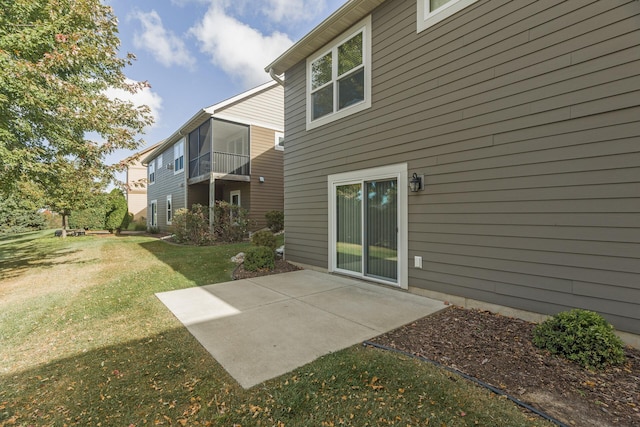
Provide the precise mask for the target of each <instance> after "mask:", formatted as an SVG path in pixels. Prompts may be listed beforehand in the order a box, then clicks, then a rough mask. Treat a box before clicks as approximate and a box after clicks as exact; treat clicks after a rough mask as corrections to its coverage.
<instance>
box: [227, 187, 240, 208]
mask: <svg viewBox="0 0 640 427" xmlns="http://www.w3.org/2000/svg"><path fill="white" fill-rule="evenodd" d="M229 198H230V199H231V204H232V205H234V206H242V205H241V204H240V190H235V191H232V192H231V194H229Z"/></svg>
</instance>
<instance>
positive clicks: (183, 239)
mask: <svg viewBox="0 0 640 427" xmlns="http://www.w3.org/2000/svg"><path fill="white" fill-rule="evenodd" d="M172 224H173V225H172V228H173V238H174V239H175V240H176V241H177V242H178V243H188V244H192V245H207V244H209V243H211V241H212V240H213V239H212V236H211V233H210V231H209V207H208V206H203V205H198V204H195V205H193V206H192V207H191V210H189V209H184V208H182V209H178V210H177V211H176V212H175V214H174V216H173V220H172Z"/></svg>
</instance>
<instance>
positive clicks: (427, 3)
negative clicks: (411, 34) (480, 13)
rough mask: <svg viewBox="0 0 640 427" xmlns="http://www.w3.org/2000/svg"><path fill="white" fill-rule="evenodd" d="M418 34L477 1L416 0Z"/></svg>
mask: <svg viewBox="0 0 640 427" xmlns="http://www.w3.org/2000/svg"><path fill="white" fill-rule="evenodd" d="M417 1H418V19H417V21H418V32H420V31H422V30H426V29H427V28H429V27H430V26H432V25H435V24H437V23H438V22H440V21H442V20H444V19H446V18H448V17H449V16H451V15H453V14H455V13H457V12H459V11H461V10H462V9H464V8H465V7H467V6H470V5H472V4H473V3H475V2H476V1H478V0H417Z"/></svg>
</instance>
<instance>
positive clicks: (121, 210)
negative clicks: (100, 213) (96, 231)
mask: <svg viewBox="0 0 640 427" xmlns="http://www.w3.org/2000/svg"><path fill="white" fill-rule="evenodd" d="M128 225H129V212H128V206H127V199H125V197H124V194H123V193H122V190H119V189H117V188H114V189H113V190H111V193H109V209H108V210H107V215H106V218H105V228H106V229H107V230H109V232H110V233H113V232H114V231H115V232H116V233H120V230H122V229H123V228H126V227H127V226H128Z"/></svg>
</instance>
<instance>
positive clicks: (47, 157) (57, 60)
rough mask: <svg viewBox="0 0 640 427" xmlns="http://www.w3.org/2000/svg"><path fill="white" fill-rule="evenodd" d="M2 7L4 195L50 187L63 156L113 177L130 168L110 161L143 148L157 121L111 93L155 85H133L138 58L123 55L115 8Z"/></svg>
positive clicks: (69, 2)
mask: <svg viewBox="0 0 640 427" xmlns="http://www.w3.org/2000/svg"><path fill="white" fill-rule="evenodd" d="M0 5H1V6H0V170H2V174H0V192H4V193H8V192H10V191H13V190H15V188H14V185H13V183H15V182H17V181H19V180H22V179H24V178H25V177H27V178H29V179H32V180H33V181H34V182H38V183H45V184H46V182H47V181H48V177H50V176H52V175H54V174H55V173H56V163H57V162H58V161H59V160H60V159H62V158H64V159H67V160H68V161H70V162H77V163H78V167H80V168H81V169H87V170H91V174H92V175H93V176H94V177H100V178H110V177H112V176H113V172H114V171H115V170H117V169H122V168H123V167H124V165H116V166H107V165H105V164H104V161H103V159H104V158H105V156H106V155H108V154H111V153H113V152H114V151H115V150H117V149H122V148H124V149H136V148H137V147H138V146H139V145H140V141H138V140H136V136H137V135H138V134H139V133H140V132H141V131H142V130H143V128H144V127H145V126H146V125H148V124H150V123H151V122H152V121H153V118H152V116H151V114H150V110H149V108H148V107H146V106H145V107H141V108H140V107H135V106H134V105H133V104H132V103H131V102H129V101H124V100H121V99H115V97H113V96H112V97H109V96H107V95H106V92H107V91H108V90H111V89H118V90H124V91H129V92H133V93H135V92H137V91H139V90H142V89H143V88H144V87H146V86H148V85H147V83H146V82H142V83H137V82H134V83H131V82H130V81H129V80H127V79H126V76H125V74H124V68H125V67H126V66H127V65H130V64H131V62H132V60H133V59H134V56H133V55H131V54H124V55H123V53H122V52H121V51H120V50H119V48H120V40H119V38H118V20H117V18H116V16H115V15H114V13H113V9H112V8H111V7H110V6H108V5H104V4H103V2H101V1H100V0H55V1H54V0H40V1H32V0H13V1H7V0H3V1H2V2H1V3H0ZM91 134H94V135H97V136H98V138H99V139H100V140H102V141H104V142H101V143H98V142H95V141H90V140H86V139H85V138H86V135H91ZM98 138H96V139H98ZM46 190H51V187H46ZM65 210H67V209H66V208H65ZM57 211H58V212H63V210H57Z"/></svg>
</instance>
